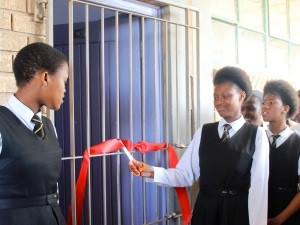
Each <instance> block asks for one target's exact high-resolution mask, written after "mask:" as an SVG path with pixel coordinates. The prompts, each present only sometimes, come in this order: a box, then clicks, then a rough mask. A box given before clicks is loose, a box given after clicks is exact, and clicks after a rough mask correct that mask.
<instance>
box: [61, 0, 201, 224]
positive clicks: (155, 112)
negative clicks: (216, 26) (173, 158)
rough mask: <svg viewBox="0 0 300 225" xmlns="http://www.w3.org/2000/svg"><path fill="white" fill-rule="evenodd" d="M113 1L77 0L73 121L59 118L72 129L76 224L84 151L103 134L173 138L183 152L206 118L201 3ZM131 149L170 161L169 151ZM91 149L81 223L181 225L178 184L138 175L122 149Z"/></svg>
mask: <svg viewBox="0 0 300 225" xmlns="http://www.w3.org/2000/svg"><path fill="white" fill-rule="evenodd" d="M108 2H109V1H104V2H99V1H96V0H94V1H93V0H89V1H84V0H69V24H68V26H69V33H68V36H69V38H68V45H67V46H68V52H67V54H68V56H69V66H70V76H69V87H68V88H69V93H68V101H69V105H68V106H66V107H65V109H64V110H67V111H68V114H69V118H70V120H69V121H65V120H63V119H61V120H59V118H58V117H59V116H57V118H58V119H57V120H56V123H63V124H64V126H63V127H66V128H64V129H65V130H64V132H66V130H67V131H68V132H69V136H68V135H66V137H65V140H64V144H62V146H63V147H64V157H63V164H64V165H63V177H64V180H65V185H60V188H63V189H64V191H63V193H65V199H64V201H63V202H65V204H64V206H65V208H66V209H65V212H67V211H68V210H67V208H68V206H69V201H68V200H71V201H72V221H73V224H77V223H78V222H79V221H76V215H77V213H78V212H76V204H75V202H76V194H75V188H76V179H77V177H78V174H79V168H80V166H81V160H82V158H83V150H84V149H87V151H88V152H90V148H91V146H92V145H94V144H96V143H97V140H98V142H103V141H105V140H108V139H112V138H122V139H130V140H132V141H133V142H134V143H135V142H137V141H139V140H146V141H150V142H168V143H171V144H173V145H175V146H177V147H178V154H179V155H180V154H181V153H182V150H184V148H185V146H186V144H188V143H189V141H190V140H191V135H192V134H193V133H194V131H195V127H198V125H199V121H200V119H199V101H200V100H199V95H198V91H199V71H200V69H199V32H200V29H199V18H200V15H199V11H198V10H197V9H195V8H193V7H190V6H185V5H179V4H171V3H168V4H166V5H164V6H163V7H153V8H152V9H151V10H149V11H148V10H147V9H145V10H144V8H143V10H141V11H139V10H138V9H139V8H138V7H137V10H134V9H132V7H131V6H132V5H131V4H132V3H128V5H127V6H128V8H129V9H128V8H127V6H126V3H124V2H123V1H121V2H122V4H119V5H116V4H115V1H112V2H111V3H112V4H111V5H108V4H107V3H108ZM123 3H124V4H123ZM129 6H130V7H129ZM143 7H145V6H144V5H143ZM149 7H150V6H149ZM76 9H82V13H83V14H84V22H83V23H80V22H75V21H76V17H77V16H78V14H75V13H74V11H75V10H76ZM153 11H156V12H157V13H156V15H153V14H152V12H153ZM77 13H78V12H77ZM93 13H94V14H97V15H98V19H94V18H95V17H93V15H92V14H93ZM92 17H93V19H92ZM78 27H80V29H79V30H77V28H78ZM75 31H78V33H79V34H78V35H77V34H76V35H75ZM79 31H80V32H79ZM97 40H98V41H97ZM56 47H57V48H61V50H62V51H66V49H65V47H64V46H58V45H57V46H56ZM83 68H84V69H83ZM95 68H96V69H95ZM62 118H63V116H62ZM68 124H69V127H67V125H68ZM80 129H81V130H80ZM95 133H96V134H97V135H95ZM58 136H59V132H58ZM68 137H69V140H67V139H68ZM67 141H69V144H66V143H65V142H67ZM66 146H67V147H66ZM68 148H69V149H68ZM133 156H134V157H135V158H137V159H139V160H143V161H145V162H147V163H149V164H151V165H156V166H163V167H168V158H167V152H166V151H165V150H164V149H163V150H162V151H159V152H155V153H147V154H143V155H142V154H140V153H138V152H134V153H133ZM90 157H91V162H90V164H89V173H88V179H87V189H86V193H85V203H84V210H83V219H82V224H89V225H91V224H104V225H107V224H122V225H123V224H131V225H134V224H180V223H181V214H180V209H179V207H178V202H177V199H176V198H177V197H176V196H175V194H174V190H173V189H170V188H164V187H159V186H156V185H153V184H149V183H148V182H146V181H145V179H143V178H136V177H134V176H133V175H132V174H131V173H129V171H128V169H127V168H126V167H127V165H126V164H128V160H127V159H126V158H125V157H124V154H123V152H121V151H118V152H113V153H106V154H100V155H90Z"/></svg>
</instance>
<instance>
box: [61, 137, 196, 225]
mask: <svg viewBox="0 0 300 225" xmlns="http://www.w3.org/2000/svg"><path fill="white" fill-rule="evenodd" d="M123 146H125V147H126V148H127V149H128V150H129V151H132V150H133V149H137V150H138V151H140V152H141V153H146V152H150V151H158V150H161V149H163V148H166V147H167V149H168V153H169V154H168V155H169V162H170V167H171V168H175V167H176V165H177V163H178V158H177V154H176V152H175V150H174V148H173V147H172V146H171V145H167V144H166V143H150V142H145V141H140V142H138V143H136V144H135V145H133V144H132V142H131V141H130V140H121V141H120V139H110V140H107V141H104V142H101V143H99V144H97V145H94V146H91V147H90V155H96V154H106V153H110V152H115V151H118V150H119V149H121V148H122V147H123ZM90 155H89V154H88V151H87V150H85V151H84V154H83V160H82V165H81V168H80V173H79V176H78V179H77V182H76V220H77V225H80V224H81V219H82V210H83V202H84V193H85V185H86V179H87V173H88V168H89V163H90ZM175 191H176V194H177V197H178V199H179V204H180V208H181V212H182V221H183V224H184V225H185V224H188V223H189V221H190V218H191V208H190V201H189V197H188V194H187V190H186V188H185V187H175ZM67 225H72V204H70V207H69V212H68V220H67Z"/></svg>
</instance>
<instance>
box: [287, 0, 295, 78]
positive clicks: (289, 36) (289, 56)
mask: <svg viewBox="0 0 300 225" xmlns="http://www.w3.org/2000/svg"><path fill="white" fill-rule="evenodd" d="M290 13H291V9H290V1H286V17H287V18H286V19H287V33H288V40H289V41H288V66H289V68H288V70H289V74H292V57H293V56H292V44H291V18H290Z"/></svg>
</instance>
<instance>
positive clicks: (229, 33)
mask: <svg viewBox="0 0 300 225" xmlns="http://www.w3.org/2000/svg"><path fill="white" fill-rule="evenodd" d="M212 46H213V59H214V61H221V62H227V63H236V50H235V49H236V48H235V27H234V26H230V25H227V24H224V23H220V22H217V21H212Z"/></svg>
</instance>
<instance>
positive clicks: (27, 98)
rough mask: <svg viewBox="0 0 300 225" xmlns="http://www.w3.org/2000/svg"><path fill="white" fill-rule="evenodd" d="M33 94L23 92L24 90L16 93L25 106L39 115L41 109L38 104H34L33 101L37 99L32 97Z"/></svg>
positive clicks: (26, 91)
mask: <svg viewBox="0 0 300 225" xmlns="http://www.w3.org/2000/svg"><path fill="white" fill-rule="evenodd" d="M31 93H33V92H30V91H28V90H23V89H22V88H21V89H20V88H19V89H18V90H17V92H16V93H15V97H16V98H17V99H18V100H19V101H20V102H22V103H23V104H24V105H26V106H27V107H28V108H29V109H31V111H32V112H33V113H37V112H38V111H40V107H39V105H38V104H37V102H34V101H33V99H35V97H34V96H32V94H31Z"/></svg>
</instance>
